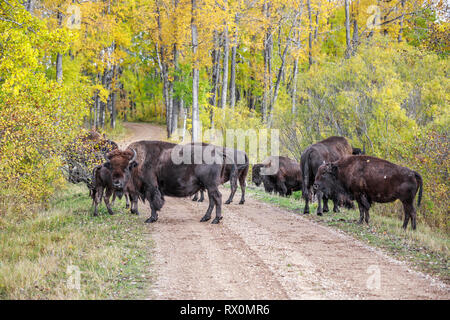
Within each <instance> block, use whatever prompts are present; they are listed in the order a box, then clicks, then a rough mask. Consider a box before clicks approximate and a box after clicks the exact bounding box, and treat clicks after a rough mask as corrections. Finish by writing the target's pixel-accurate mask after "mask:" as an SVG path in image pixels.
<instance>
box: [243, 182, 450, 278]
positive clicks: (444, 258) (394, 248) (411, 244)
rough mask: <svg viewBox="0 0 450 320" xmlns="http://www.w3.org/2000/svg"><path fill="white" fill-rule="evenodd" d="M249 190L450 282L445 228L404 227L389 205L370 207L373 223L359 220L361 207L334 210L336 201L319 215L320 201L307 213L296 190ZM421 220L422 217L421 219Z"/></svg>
mask: <svg viewBox="0 0 450 320" xmlns="http://www.w3.org/2000/svg"><path fill="white" fill-rule="evenodd" d="M247 190H248V193H249V194H251V195H252V197H253V198H255V199H257V200H260V201H262V202H266V203H270V204H273V205H276V206H278V207H280V208H283V209H287V210H289V211H292V212H294V213H297V214H302V216H303V217H305V218H307V219H310V220H313V221H315V222H317V223H320V224H322V225H326V226H331V227H333V228H336V229H339V230H342V231H344V232H345V233H347V234H349V235H352V236H353V237H355V238H357V239H358V240H361V241H362V242H364V243H366V244H368V245H371V246H374V247H378V248H381V249H383V250H384V251H386V252H388V253H389V254H390V255H391V256H393V257H395V258H397V259H399V260H403V261H407V262H408V263H410V264H411V265H412V266H414V267H415V268H417V269H418V270H420V271H423V272H426V273H428V274H431V275H434V276H437V277H439V278H440V279H441V280H443V281H444V282H446V283H450V270H449V267H450V263H449V261H450V259H449V258H450V250H449V248H450V237H449V235H447V234H444V233H442V232H439V231H436V230H432V229H431V228H430V227H428V226H426V225H423V224H420V222H419V223H418V225H417V230H416V231H412V230H411V229H410V224H409V225H408V229H407V230H406V231H404V230H403V229H402V224H403V221H402V220H401V219H399V218H395V217H390V216H386V215H383V214H382V212H383V210H389V209H388V208H389V207H387V206H386V205H383V204H376V205H375V206H374V207H372V208H371V210H370V224H369V225H367V224H361V225H359V224H357V221H358V220H359V211H358V210H357V209H356V210H348V209H343V208H341V209H340V210H341V212H339V213H333V212H332V208H333V204H332V202H329V204H330V206H329V207H330V212H328V213H324V215H323V216H321V217H320V216H317V215H316V213H315V212H316V209H317V204H316V203H313V204H311V205H310V212H311V214H309V215H303V208H304V204H305V203H304V201H303V200H302V199H300V195H301V193H299V192H297V193H294V194H293V195H292V196H291V197H290V198H285V197H280V196H277V195H273V194H269V193H266V192H264V190H263V189H262V188H257V187H254V186H248V188H247ZM419 221H420V220H419Z"/></svg>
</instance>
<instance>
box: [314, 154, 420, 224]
mask: <svg viewBox="0 0 450 320" xmlns="http://www.w3.org/2000/svg"><path fill="white" fill-rule="evenodd" d="M422 185H423V182H422V177H421V176H420V175H419V174H418V173H417V172H415V171H413V170H410V169H408V168H405V167H401V166H398V165H396V164H393V163H391V162H389V161H386V160H383V159H379V158H375V157H370V156H349V157H345V158H342V159H340V160H338V161H336V162H332V163H327V164H324V165H322V166H320V167H319V170H318V171H317V175H316V178H315V182H314V189H315V190H317V191H320V192H322V193H323V194H324V195H325V196H326V197H332V196H333V195H346V196H348V197H350V198H352V199H355V200H356V202H357V203H358V207H359V213H360V217H359V222H358V223H362V222H363V220H365V221H366V223H369V209H370V206H371V204H372V203H373V202H379V203H387V202H393V201H395V200H397V199H399V200H400V201H401V202H402V204H403V209H404V211H405V220H404V222H403V228H404V229H406V227H407V226H408V221H409V219H411V227H412V229H413V230H415V229H416V210H415V209H414V204H413V202H414V198H415V196H416V194H417V191H419V197H418V200H417V206H420V201H421V199H422Z"/></svg>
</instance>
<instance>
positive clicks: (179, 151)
mask: <svg viewBox="0 0 450 320" xmlns="http://www.w3.org/2000/svg"><path fill="white" fill-rule="evenodd" d="M163 145H164V142H160V146H159V147H158V144H154V145H153V146H150V145H149V143H148V141H147V142H146V141H143V142H140V143H139V144H138V145H136V143H134V144H131V145H130V146H129V147H128V148H129V149H127V150H125V151H121V150H116V151H113V152H112V153H111V154H108V158H109V162H110V164H111V170H112V173H113V174H112V180H113V186H114V188H115V190H123V188H127V190H130V188H132V187H133V188H134V190H133V191H132V192H130V191H129V193H130V197H131V195H132V194H138V195H139V197H140V198H142V199H143V200H147V201H149V203H150V208H151V211H152V213H151V217H150V218H148V219H147V220H146V222H155V221H157V220H158V214H157V211H159V210H161V208H162V207H163V205H164V196H165V195H167V196H172V197H187V196H191V195H193V194H194V193H196V192H198V191H199V190H200V189H202V188H204V189H206V190H207V191H208V197H209V207H208V210H207V211H206V214H205V215H204V217H203V218H202V219H201V221H207V220H209V219H210V218H211V212H212V210H213V209H214V207H216V217H215V219H214V220H213V222H212V223H214V224H216V223H219V221H220V220H221V219H222V216H221V208H222V195H221V193H220V192H219V189H218V186H219V185H220V184H221V181H222V179H223V176H224V172H225V169H226V165H227V164H232V170H231V172H230V183H231V184H232V188H233V187H235V184H236V180H237V168H236V165H235V164H234V161H233V158H232V157H229V156H228V155H227V154H226V152H225V150H224V149H223V148H221V147H215V146H199V145H194V146H192V145H186V146H178V148H176V147H175V146H174V147H173V148H168V149H164V147H162V146H163ZM131 147H140V148H142V150H141V151H140V152H137V150H135V149H132V148H131ZM155 147H157V148H159V151H160V154H159V156H155V157H154V156H153V155H155V154H156V153H157V152H155V150H154V148H155ZM145 150H147V151H148V152H149V153H152V154H149V153H146V152H145ZM142 151H144V152H142ZM133 154H135V155H136V154H137V155H138V156H137V157H136V158H135V159H134V156H133ZM139 154H140V155H141V156H140V157H139ZM205 154H208V155H210V158H209V159H205V157H204V156H202V157H201V159H200V163H198V162H197V161H198V159H197V155H205ZM174 157H177V158H179V159H182V160H183V161H181V162H180V163H175V162H174V161H173V160H172V159H173V158H174ZM186 159H187V160H188V161H184V160H186ZM211 159H212V160H213V161H212V162H210V160H211ZM233 164H234V165H233Z"/></svg>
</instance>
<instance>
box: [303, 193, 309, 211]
mask: <svg viewBox="0 0 450 320" xmlns="http://www.w3.org/2000/svg"><path fill="white" fill-rule="evenodd" d="M303 198H304V199H305V208H304V209H303V214H309V191H306V192H305V193H304V195H303Z"/></svg>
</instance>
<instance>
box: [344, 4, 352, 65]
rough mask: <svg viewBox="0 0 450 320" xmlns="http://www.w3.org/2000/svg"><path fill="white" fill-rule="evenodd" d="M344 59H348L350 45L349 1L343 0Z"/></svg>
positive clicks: (350, 50)
mask: <svg viewBox="0 0 450 320" xmlns="http://www.w3.org/2000/svg"><path fill="white" fill-rule="evenodd" d="M345 44H346V46H347V47H346V49H345V58H346V59H348V58H350V55H351V52H352V44H351V42H350V0H345Z"/></svg>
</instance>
